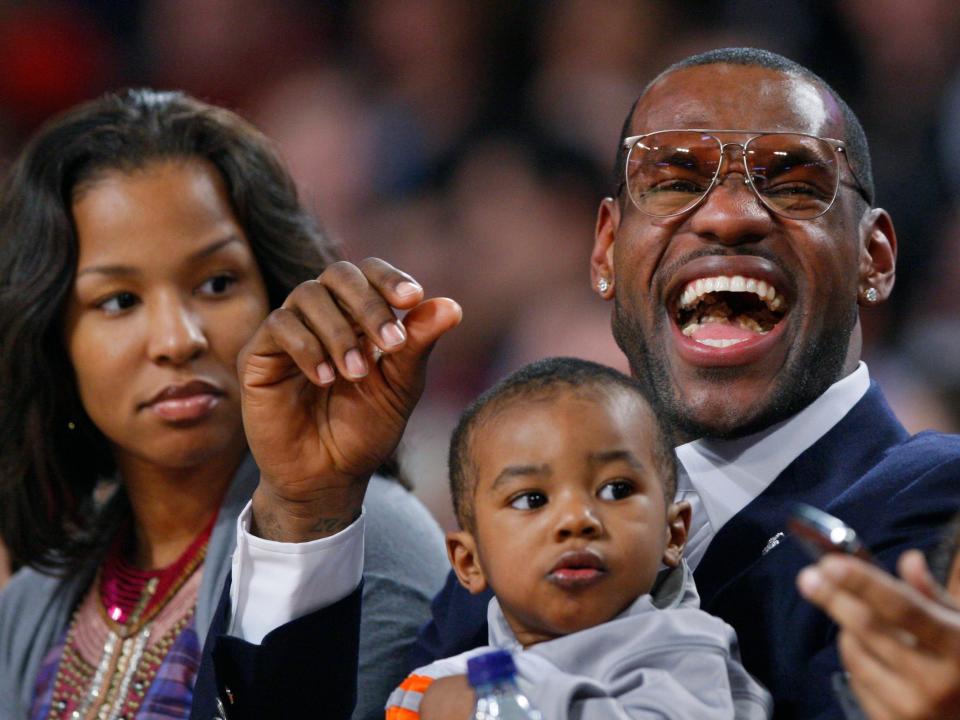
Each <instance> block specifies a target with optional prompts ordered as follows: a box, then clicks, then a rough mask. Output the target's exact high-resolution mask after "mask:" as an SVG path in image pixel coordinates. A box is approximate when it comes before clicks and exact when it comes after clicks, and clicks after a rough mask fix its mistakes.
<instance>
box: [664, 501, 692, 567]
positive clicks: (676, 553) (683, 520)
mask: <svg viewBox="0 0 960 720" xmlns="http://www.w3.org/2000/svg"><path fill="white" fill-rule="evenodd" d="M691 512H692V511H691V509H690V503H688V502H687V501H686V500H684V501H683V502H678V503H671V504H670V507H669V508H667V527H666V529H665V532H666V535H667V544H666V546H665V547H664V549H663V564H664V565H666V566H667V567H678V566H679V565H680V560H681V559H682V558H683V547H684V545H686V544H687V534H688V533H689V532H690V516H691Z"/></svg>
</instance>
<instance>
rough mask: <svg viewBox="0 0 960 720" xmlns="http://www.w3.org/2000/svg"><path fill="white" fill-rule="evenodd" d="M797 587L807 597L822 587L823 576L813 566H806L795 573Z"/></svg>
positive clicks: (813, 594)
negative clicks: (797, 573) (798, 572)
mask: <svg viewBox="0 0 960 720" xmlns="http://www.w3.org/2000/svg"><path fill="white" fill-rule="evenodd" d="M797 587H799V588H800V592H801V593H803V594H804V595H805V596H807V597H812V596H815V595H816V594H817V593H818V592H819V591H820V588H821V587H823V576H822V575H821V574H820V571H819V570H817V568H815V567H807V568H804V569H803V570H801V571H800V574H799V575H797Z"/></svg>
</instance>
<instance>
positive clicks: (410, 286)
mask: <svg viewBox="0 0 960 720" xmlns="http://www.w3.org/2000/svg"><path fill="white" fill-rule="evenodd" d="M422 290H423V288H421V287H420V286H419V285H417V284H416V283H415V282H411V281H410V280H404V281H403V282H401V283H398V284H397V288H396V292H397V295H399V296H400V297H407V296H408V295H415V294H416V293H419V292H421V291H422Z"/></svg>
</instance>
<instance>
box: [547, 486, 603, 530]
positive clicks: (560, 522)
mask: <svg viewBox="0 0 960 720" xmlns="http://www.w3.org/2000/svg"><path fill="white" fill-rule="evenodd" d="M559 511H560V512H559V516H558V518H557V526H556V535H557V539H558V540H566V539H568V538H571V537H596V536H599V535H600V534H601V533H602V532H603V523H602V522H601V521H600V517H599V515H598V514H597V508H596V507H595V506H594V503H592V502H590V500H589V499H587V498H584V497H577V496H569V497H566V498H562V499H561V500H560V508H559Z"/></svg>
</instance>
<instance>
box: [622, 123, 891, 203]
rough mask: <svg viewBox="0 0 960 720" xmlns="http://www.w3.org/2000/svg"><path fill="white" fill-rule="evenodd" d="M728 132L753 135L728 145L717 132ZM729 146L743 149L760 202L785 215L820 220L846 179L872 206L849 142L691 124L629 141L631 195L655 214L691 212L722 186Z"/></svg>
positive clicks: (748, 179)
mask: <svg viewBox="0 0 960 720" xmlns="http://www.w3.org/2000/svg"><path fill="white" fill-rule="evenodd" d="M725 133H736V134H739V135H743V134H745V133H746V134H749V135H750V136H751V137H750V138H749V139H748V140H746V141H745V142H723V141H722V140H720V139H719V138H718V137H717V134H725ZM728 147H735V148H739V149H740V152H741V154H742V156H743V163H744V166H745V169H746V175H745V182H746V184H747V185H749V186H750V188H751V189H752V190H753V192H754V193H755V194H756V196H757V198H759V200H760V202H761V203H763V205H764V206H765V207H767V208H769V209H770V210H772V211H773V212H775V213H776V214H778V215H781V216H783V217H786V218H791V219H793V220H812V219H813V218H816V217H820V216H821V215H823V214H824V213H825V212H826V211H827V210H829V209H830V207H831V206H832V205H833V202H834V200H836V197H837V191H838V189H839V187H840V184H841V183H843V184H845V185H848V186H850V187H853V188H855V189H856V190H857V192H859V193H860V195H861V196H862V197H863V198H864V199H865V200H866V201H867V203H868V204H872V202H871V200H870V197H869V194H868V193H867V192H866V190H864V189H863V186H862V185H861V184H860V181H859V180H858V179H857V176H856V174H855V173H854V172H853V168H852V167H851V166H850V159H849V157H847V151H846V143H844V142H843V141H842V140H834V139H833V138H822V137H818V136H816V135H808V134H806V133H796V132H757V133H753V132H751V131H744V130H699V129H690V130H658V131H657V132H652V133H647V134H645V135H633V136H631V137H628V138H626V139H625V140H624V141H623V148H624V149H625V150H627V160H626V174H625V178H624V181H625V183H626V186H627V193H628V194H629V196H630V199H631V200H632V201H633V204H634V205H636V206H637V208H638V209H640V210H641V211H642V212H644V213H646V214H648V215H653V216H654V217H671V216H674V215H681V214H682V213H685V212H688V211H689V210H692V209H693V208H694V207H696V206H697V205H698V204H699V203H700V202H702V201H703V199H704V198H705V197H706V196H707V194H708V193H709V192H710V190H711V189H713V187H714V185H716V184H717V183H718V180H719V178H720V167H721V165H722V161H723V155H724V152H725V151H726V149H727V148H728ZM840 155H843V156H844V157H847V167H848V168H849V170H850V175H851V177H852V178H853V180H854V182H852V183H851V182H848V181H845V180H842V179H841V177H840V160H839V156H840Z"/></svg>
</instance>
